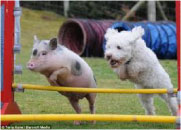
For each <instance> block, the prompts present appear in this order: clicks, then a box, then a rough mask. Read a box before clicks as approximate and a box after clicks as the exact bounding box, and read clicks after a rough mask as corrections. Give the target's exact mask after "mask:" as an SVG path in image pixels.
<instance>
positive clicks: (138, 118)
mask: <svg viewBox="0 0 181 130" xmlns="http://www.w3.org/2000/svg"><path fill="white" fill-rule="evenodd" d="M176 119H177V117H176V116H148V115H115V114H114V115H111V114H23V115H21V114H12V115H1V121H68V120H80V121H91V120H95V121H118V122H155V123H176Z"/></svg>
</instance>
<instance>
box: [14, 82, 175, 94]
mask: <svg viewBox="0 0 181 130" xmlns="http://www.w3.org/2000/svg"><path fill="white" fill-rule="evenodd" d="M12 87H13V88H18V84H13V85H12ZM21 87H22V88H24V89H33V90H48V91H62V92H78V93H125V94H137V93H141V94H152V93H157V94H158V93H159V94H163V93H169V90H167V89H108V88H77V87H64V86H61V87H60V86H59V87H58V86H43V85H31V84H21ZM171 91H173V92H174V93H176V92H177V89H173V90H171Z"/></svg>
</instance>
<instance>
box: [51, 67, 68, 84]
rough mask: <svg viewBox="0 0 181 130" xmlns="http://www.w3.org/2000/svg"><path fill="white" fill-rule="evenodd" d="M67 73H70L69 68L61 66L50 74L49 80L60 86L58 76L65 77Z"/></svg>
mask: <svg viewBox="0 0 181 130" xmlns="http://www.w3.org/2000/svg"><path fill="white" fill-rule="evenodd" d="M67 74H68V69H67V68H60V69H58V70H56V71H54V72H53V73H52V74H51V75H50V77H49V80H48V81H49V82H50V84H51V85H55V86H59V84H58V83H57V78H58V76H62V77H65V76H66V75H67Z"/></svg>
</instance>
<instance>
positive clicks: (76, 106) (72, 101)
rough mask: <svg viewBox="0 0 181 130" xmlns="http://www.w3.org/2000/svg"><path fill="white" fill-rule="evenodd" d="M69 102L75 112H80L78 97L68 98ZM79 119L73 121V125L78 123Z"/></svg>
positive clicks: (79, 122)
mask: <svg viewBox="0 0 181 130" xmlns="http://www.w3.org/2000/svg"><path fill="white" fill-rule="evenodd" d="M68 99H69V102H70V104H71V105H72V107H73V108H74V110H75V111H76V113H77V114H80V113H81V108H80V106H79V100H78V99H73V98H68ZM80 124H81V121H74V125H80Z"/></svg>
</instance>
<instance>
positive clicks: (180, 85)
mask: <svg viewBox="0 0 181 130" xmlns="http://www.w3.org/2000/svg"><path fill="white" fill-rule="evenodd" d="M180 3H181V1H176V9H175V12H176V26H177V70H178V92H177V98H178V113H177V116H178V119H177V124H176V125H177V129H180V128H181V124H180V123H181V76H180V73H181V59H180V58H181V53H180V51H181V45H180V22H181V21H180V19H181V17H180V16H181V14H180V11H181V9H180V8H181V7H180Z"/></svg>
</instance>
